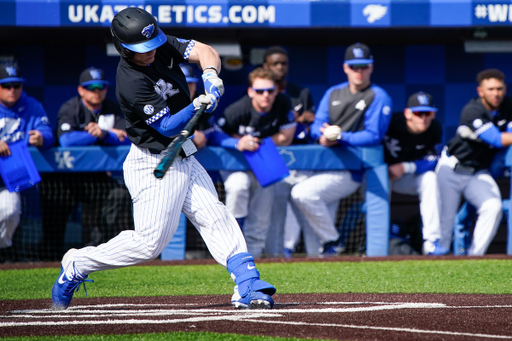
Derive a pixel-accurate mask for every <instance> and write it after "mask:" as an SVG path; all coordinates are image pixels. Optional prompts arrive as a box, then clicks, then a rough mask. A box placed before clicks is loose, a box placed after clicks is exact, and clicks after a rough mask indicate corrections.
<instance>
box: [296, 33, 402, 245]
mask: <svg viewBox="0 0 512 341" xmlns="http://www.w3.org/2000/svg"><path fill="white" fill-rule="evenodd" d="M343 70H344V71H345V74H346V75H347V78H348V82H344V83H341V84H338V85H335V86H333V87H331V88H330V89H328V90H327V92H326V93H325V94H324V96H323V98H322V100H321V102H320V105H319V107H318V110H317V112H316V116H315V121H314V122H313V124H312V125H311V137H312V139H313V140H316V141H318V143H319V144H321V145H323V146H326V147H334V146H339V145H341V146H375V145H379V144H380V143H381V142H382V139H383V138H384V135H385V133H386V131H387V129H388V126H389V123H390V120H391V115H390V114H391V108H392V102H391V98H390V97H389V95H388V94H387V93H386V91H384V90H383V89H382V88H380V87H378V86H376V85H375V84H372V83H371V81H370V77H371V74H372V72H373V56H372V55H371V52H370V49H369V48H368V46H366V45H364V44H360V43H356V44H353V45H351V46H349V47H348V48H347V50H346V53H345V62H344V64H343ZM333 126H334V127H333ZM333 130H334V131H336V130H337V132H336V133H335V134H332V133H331V131H333ZM362 176H363V174H362V172H351V171H348V170H342V171H338V170H334V171H319V172H315V173H314V175H313V176H311V177H309V178H308V179H307V180H304V181H302V182H301V183H299V184H297V185H295V186H294V187H293V189H292V194H291V195H292V200H293V202H294V204H295V205H296V206H297V207H298V208H299V210H300V211H301V212H302V213H303V214H304V216H305V217H306V219H307V221H308V223H309V224H310V225H311V227H312V228H313V230H315V232H316V233H317V234H318V236H319V237H320V241H321V242H322V244H323V248H322V254H324V255H337V254H339V253H340V252H342V247H341V243H342V240H341V237H340V234H339V233H338V231H337V229H336V227H335V226H334V220H335V215H336V209H337V207H338V202H339V200H340V199H343V198H345V197H347V196H349V195H351V194H352V193H354V192H355V191H356V190H357V189H358V188H359V187H360V186H361V181H362Z"/></svg>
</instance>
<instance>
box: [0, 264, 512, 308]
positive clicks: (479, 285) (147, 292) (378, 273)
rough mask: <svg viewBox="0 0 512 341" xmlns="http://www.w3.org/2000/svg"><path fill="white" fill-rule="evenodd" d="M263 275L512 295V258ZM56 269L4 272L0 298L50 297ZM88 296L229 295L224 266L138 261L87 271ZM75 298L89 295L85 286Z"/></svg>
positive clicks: (314, 286) (328, 284)
mask: <svg viewBox="0 0 512 341" xmlns="http://www.w3.org/2000/svg"><path fill="white" fill-rule="evenodd" d="M258 269H259V271H260V273H261V277H262V279H264V280H266V281H268V282H270V283H272V284H273V285H275V286H276V288H277V290H278V291H277V292H278V294H279V293H281V294H285V293H286V294H289V293H348V292H353V293H461V294H462V293H466V294H476V293H478V294H511V293H512V286H511V285H510V282H511V280H512V260H496V259H481V260H480V259H478V260H468V259H461V260H435V261H433V260H408V261H386V262H371V261H369V262H357V263H351V262H325V263H322V262H311V263H307V262H306V263H263V264H259V265H258ZM58 275H59V269H57V268H50V269H49V268H44V269H29V270H4V271H0V288H2V290H0V299H3V300H7V299H11V300H12V299H15V300H19V299H49V298H50V297H51V287H52V285H53V283H54V281H55V280H56V279H57V276H58ZM89 278H90V279H93V280H94V281H95V283H87V291H88V294H89V297H132V296H170V295H172V296H177V295H218V294H226V295H227V294H231V293H232V292H233V282H232V281H231V278H230V277H229V275H228V273H227V271H226V270H225V269H224V268H223V267H222V266H220V265H193V266H135V267H128V268H124V269H117V270H109V271H101V272H96V273H92V274H91V275H89ZM74 297H85V293H84V292H83V290H82V289H80V291H79V292H78V293H76V294H75V295H74Z"/></svg>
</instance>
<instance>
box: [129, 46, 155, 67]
mask: <svg viewBox="0 0 512 341" xmlns="http://www.w3.org/2000/svg"><path fill="white" fill-rule="evenodd" d="M155 55H156V49H155V50H151V51H149V52H146V53H137V52H135V55H134V56H133V58H132V62H133V63H134V64H136V65H139V66H146V65H149V64H151V63H153V62H154V61H155Z"/></svg>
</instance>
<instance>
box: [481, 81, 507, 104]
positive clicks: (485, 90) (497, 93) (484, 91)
mask: <svg viewBox="0 0 512 341" xmlns="http://www.w3.org/2000/svg"><path fill="white" fill-rule="evenodd" d="M476 91H477V92H478V96H480V98H481V99H482V103H483V105H484V106H485V107H486V108H487V109H488V110H496V109H498V108H499V106H500V105H501V102H502V101H503V98H504V97H505V95H506V94H507V86H506V85H505V83H503V82H502V81H500V80H499V79H496V78H489V79H484V80H483V81H482V83H480V86H478V87H477V88H476Z"/></svg>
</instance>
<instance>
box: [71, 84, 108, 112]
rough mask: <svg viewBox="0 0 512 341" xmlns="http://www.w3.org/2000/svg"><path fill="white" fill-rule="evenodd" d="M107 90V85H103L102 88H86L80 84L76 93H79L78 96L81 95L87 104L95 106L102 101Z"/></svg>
mask: <svg viewBox="0 0 512 341" xmlns="http://www.w3.org/2000/svg"><path fill="white" fill-rule="evenodd" d="M107 90H108V87H107V86H105V88H104V89H103V90H99V89H95V90H87V89H86V88H84V87H82V86H80V85H79V86H78V94H80V97H82V99H83V100H84V102H85V103H86V104H87V106H88V107H91V108H97V107H98V106H100V105H101V103H103V101H104V100H105V97H106V96H107Z"/></svg>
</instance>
